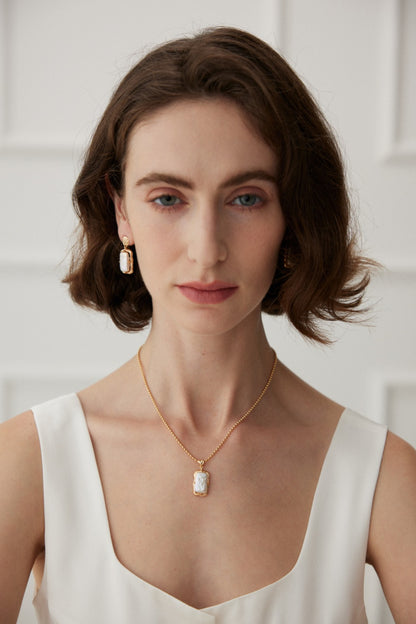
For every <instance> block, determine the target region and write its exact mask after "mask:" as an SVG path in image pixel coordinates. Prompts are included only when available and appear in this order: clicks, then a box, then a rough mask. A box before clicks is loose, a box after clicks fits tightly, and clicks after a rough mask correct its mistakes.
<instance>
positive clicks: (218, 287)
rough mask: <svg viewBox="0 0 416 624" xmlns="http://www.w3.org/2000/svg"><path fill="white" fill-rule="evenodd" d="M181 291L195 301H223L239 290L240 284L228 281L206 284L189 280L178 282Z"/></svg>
mask: <svg viewBox="0 0 416 624" xmlns="http://www.w3.org/2000/svg"><path fill="white" fill-rule="evenodd" d="M178 288H179V290H180V291H181V293H182V294H183V295H184V296H185V297H186V298H187V299H189V300H190V301H193V302H194V303H221V301H225V300H226V299H228V298H229V297H231V296H232V295H233V294H234V293H235V292H236V290H237V288H238V286H235V285H234V284H230V283H228V282H220V281H215V282H210V283H209V284H204V283H202V282H187V283H185V284H178Z"/></svg>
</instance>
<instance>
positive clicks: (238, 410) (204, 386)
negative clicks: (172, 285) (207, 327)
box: [141, 319, 274, 435]
mask: <svg viewBox="0 0 416 624" xmlns="http://www.w3.org/2000/svg"><path fill="white" fill-rule="evenodd" d="M273 357H274V356H273V352H272V350H271V348H270V346H269V345H268V342H267V339H266V336H265V332H264V328H263V325H262V322H261V319H260V320H259V321H258V323H257V325H256V327H255V329H254V331H253V328H251V331H244V330H243V328H237V329H235V330H233V332H230V333H228V334H222V335H221V336H201V335H192V336H191V337H190V336H189V335H188V336H184V335H183V334H178V333H175V332H169V336H167V335H164V332H162V331H156V328H152V331H151V332H150V334H149V338H148V340H147V341H146V344H145V345H144V347H143V348H142V352H141V360H142V363H143V369H144V373H145V375H146V378H147V381H148V384H149V387H150V390H151V392H152V394H153V396H154V398H155V400H156V403H157V405H158V406H159V409H160V410H161V412H162V413H163V415H164V416H165V417H166V419H167V420H168V421H169V424H171V425H172V426H175V427H176V428H178V427H185V428H187V429H188V430H190V431H193V432H195V433H199V434H214V435H215V434H219V433H221V432H223V431H224V430H225V429H226V428H227V427H229V426H230V425H231V424H233V423H234V422H235V421H236V420H237V419H238V418H240V417H241V416H242V414H244V412H246V410H247V409H248V408H249V407H250V406H251V405H252V403H253V402H254V401H255V400H256V398H257V396H258V395H259V393H260V392H261V390H262V388H263V387H264V385H265V383H266V381H267V379H268V376H269V374H270V371H271V368H272V364H273Z"/></svg>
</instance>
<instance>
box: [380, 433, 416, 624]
mask: <svg viewBox="0 0 416 624" xmlns="http://www.w3.org/2000/svg"><path fill="white" fill-rule="evenodd" d="M368 546H369V548H368V561H369V563H371V564H372V565H373V566H374V568H375V570H376V572H377V574H378V576H379V578H380V581H381V584H382V586H383V591H384V594H385V596H386V598H387V601H388V603H389V606H390V609H391V611H392V614H393V617H394V619H395V621H396V623H397V624H409V622H412V621H414V617H415V613H416V591H415V588H416V451H415V449H413V448H412V447H411V446H410V445H409V444H407V443H406V442H405V441H404V440H402V439H401V438H398V437H397V436H395V435H394V434H391V433H389V434H388V436H387V441H386V447H385V450H384V456H383V461H382V463H381V468H380V476H379V479H378V483H377V488H376V492H375V497H374V503H373V512H372V517H371V524H370V535H369V544H368Z"/></svg>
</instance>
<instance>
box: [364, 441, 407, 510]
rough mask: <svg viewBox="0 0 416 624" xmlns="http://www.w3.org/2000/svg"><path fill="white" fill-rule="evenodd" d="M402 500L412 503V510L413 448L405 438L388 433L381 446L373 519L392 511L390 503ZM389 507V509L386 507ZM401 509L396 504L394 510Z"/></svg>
mask: <svg viewBox="0 0 416 624" xmlns="http://www.w3.org/2000/svg"><path fill="white" fill-rule="evenodd" d="M400 500H402V502H404V501H405V500H406V501H407V504H409V505H410V504H412V503H413V504H414V506H415V511H416V450H415V449H414V448H413V447H412V446H411V445H410V444H408V442H406V441H405V440H403V439H402V438H400V437H399V436H397V435H395V434H394V433H391V432H388V433H387V438H386V444H385V447H384V453H383V459H382V462H381V466H380V474H379V479H378V483H377V488H376V492H375V497H374V505H373V518H374V519H375V520H377V517H378V515H380V516H382V515H384V514H385V513H388V515H389V517H392V516H393V514H394V510H393V509H391V507H390V505H391V504H392V503H394V502H396V503H397V504H398V503H399V502H400ZM389 507H390V509H389ZM400 509H402V506H400V507H399V509H398V511H399V510H400Z"/></svg>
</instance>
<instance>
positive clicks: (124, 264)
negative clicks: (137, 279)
mask: <svg viewBox="0 0 416 624" xmlns="http://www.w3.org/2000/svg"><path fill="white" fill-rule="evenodd" d="M123 245H124V249H122V250H121V251H120V260H119V264H120V271H121V272H122V273H124V274H126V275H131V274H132V273H133V270H134V263H133V252H132V250H131V249H128V246H129V239H128V238H127V236H123Z"/></svg>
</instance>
